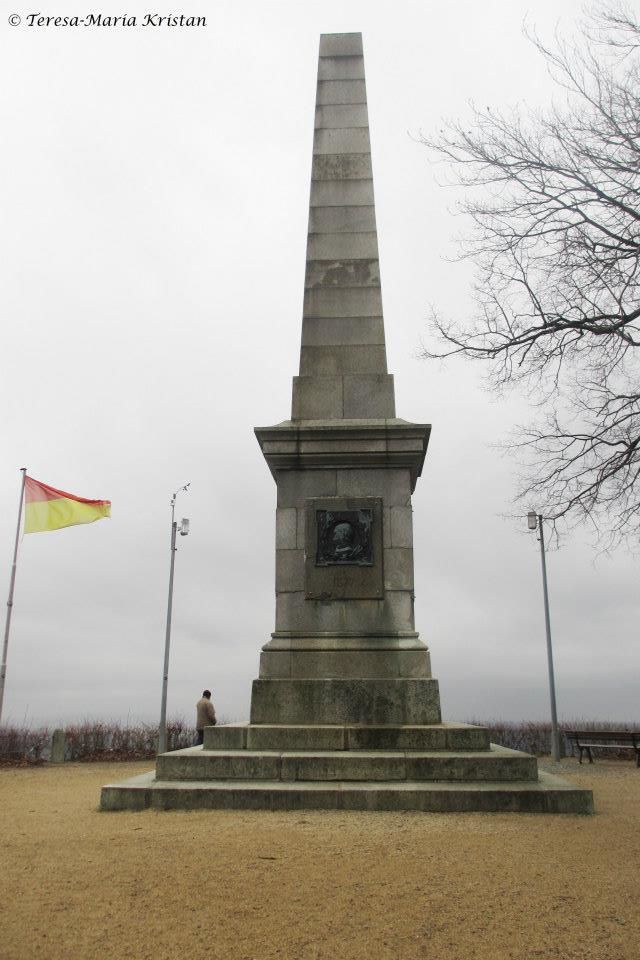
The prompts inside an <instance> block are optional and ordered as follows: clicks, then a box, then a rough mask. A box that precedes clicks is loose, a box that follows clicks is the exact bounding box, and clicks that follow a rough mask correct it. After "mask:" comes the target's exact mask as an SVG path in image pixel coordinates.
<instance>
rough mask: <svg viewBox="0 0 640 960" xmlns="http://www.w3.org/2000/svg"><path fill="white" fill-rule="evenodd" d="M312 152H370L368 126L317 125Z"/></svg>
mask: <svg viewBox="0 0 640 960" xmlns="http://www.w3.org/2000/svg"><path fill="white" fill-rule="evenodd" d="M313 152H314V154H316V155H317V154H327V153H370V152H371V145H370V143H369V128H368V127H338V128H336V129H333V128H332V129H327V128H326V127H317V128H316V131H315V136H314V138H313Z"/></svg>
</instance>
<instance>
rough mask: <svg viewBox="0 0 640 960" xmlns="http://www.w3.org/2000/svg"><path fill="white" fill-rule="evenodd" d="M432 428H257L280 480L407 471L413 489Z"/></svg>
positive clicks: (321, 423) (370, 423)
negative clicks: (287, 475)
mask: <svg viewBox="0 0 640 960" xmlns="http://www.w3.org/2000/svg"><path fill="white" fill-rule="evenodd" d="M430 433H431V425H430V424H427V423H409V422H408V421H406V420H401V419H398V418H394V419H385V420H285V421H283V422H282V423H278V424H275V425H274V426H271V427H256V429H255V434H256V437H257V438H258V443H259V444H260V448H261V450H262V454H263V456H264V458H265V460H266V461H267V464H268V465H269V469H270V471H271V473H272V475H273V477H274V478H275V479H277V474H278V472H280V471H282V470H308V469H310V468H316V469H331V468H333V469H335V468H341V469H348V468H352V469H359V468H360V469H361V468H367V467H378V468H380V467H406V468H408V469H409V470H410V471H411V488H412V490H413V488H414V487H415V485H416V482H417V479H418V477H419V476H420V474H421V473H422V466H423V464H424V458H425V456H426V453H427V446H428V444H429V436H430Z"/></svg>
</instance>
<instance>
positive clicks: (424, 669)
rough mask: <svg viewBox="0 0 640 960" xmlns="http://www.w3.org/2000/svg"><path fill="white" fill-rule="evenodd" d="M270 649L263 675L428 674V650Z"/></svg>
mask: <svg viewBox="0 0 640 960" xmlns="http://www.w3.org/2000/svg"><path fill="white" fill-rule="evenodd" d="M362 647H363V649H359V650H317V651H313V650H291V651H284V650H268V651H264V652H263V653H261V655H260V677H261V678H262V679H278V678H279V679H293V678H296V677H300V678H303V679H304V678H306V679H322V678H327V677H343V678H344V677H354V678H358V677H393V678H395V677H425V676H428V675H429V673H430V669H429V654H428V652H427V651H426V650H367V649H365V647H366V638H363V640H362Z"/></svg>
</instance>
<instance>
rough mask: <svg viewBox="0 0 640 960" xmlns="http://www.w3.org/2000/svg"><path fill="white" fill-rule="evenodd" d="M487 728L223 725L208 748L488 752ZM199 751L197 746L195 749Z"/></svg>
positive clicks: (208, 736) (212, 731) (209, 733)
mask: <svg viewBox="0 0 640 960" xmlns="http://www.w3.org/2000/svg"><path fill="white" fill-rule="evenodd" d="M489 747H490V744H489V732H488V730H487V729H486V728H485V727H476V726H473V725H470V724H466V723H439V724H432V725H422V726H410V725H403V726H393V725H385V726H370V725H367V726H346V725H331V726H322V725H319V724H310V725H306V726H305V725H282V724H278V725H269V724H253V725H251V724H248V723H242V724H221V725H219V726H216V727H206V728H205V732H204V748H205V750H241V749H248V750H278V751H294V750H295V751H300V750H311V751H313V750H351V751H359V750H364V751H372V750H387V751H389V750H396V751H405V752H406V751H408V752H410V753H415V752H422V753H431V752H433V751H434V750H436V751H437V750H442V751H449V752H453V751H459V752H463V753H464V752H466V753H469V751H485V752H486V751H488V750H489ZM196 752H197V751H196Z"/></svg>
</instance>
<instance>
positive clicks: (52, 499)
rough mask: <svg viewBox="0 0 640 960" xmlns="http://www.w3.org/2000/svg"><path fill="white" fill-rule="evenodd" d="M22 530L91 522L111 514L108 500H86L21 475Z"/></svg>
mask: <svg viewBox="0 0 640 960" xmlns="http://www.w3.org/2000/svg"><path fill="white" fill-rule="evenodd" d="M24 493H25V508H24V532H25V533H40V532H41V531H43V530H59V529H60V527H71V526H73V525H74V524H76V523H93V521H94V520H102V518H103V517H110V516H111V500H86V499H85V498H84V497H76V496H75V494H73V493H65V492H64V490H56V488H55V487H50V486H49V485H48V484H46V483H41V482H40V480H34V479H33V477H25V478H24Z"/></svg>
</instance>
